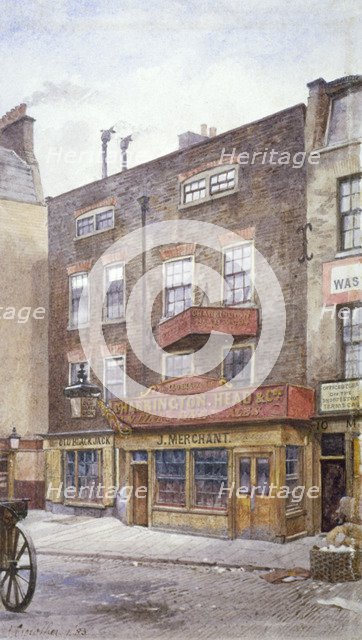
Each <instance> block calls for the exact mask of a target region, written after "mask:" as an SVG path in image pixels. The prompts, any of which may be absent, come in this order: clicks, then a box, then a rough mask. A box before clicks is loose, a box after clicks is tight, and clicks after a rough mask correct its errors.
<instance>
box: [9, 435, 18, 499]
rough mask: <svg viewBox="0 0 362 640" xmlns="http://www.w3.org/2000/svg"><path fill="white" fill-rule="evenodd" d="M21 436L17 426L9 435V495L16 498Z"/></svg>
mask: <svg viewBox="0 0 362 640" xmlns="http://www.w3.org/2000/svg"><path fill="white" fill-rule="evenodd" d="M19 442H20V436H19V434H18V433H17V432H16V428H15V427H13V428H12V431H11V434H10V436H9V449H10V451H9V464H8V496H9V498H10V499H13V498H14V492H15V491H14V485H15V456H16V451H18V449H19Z"/></svg>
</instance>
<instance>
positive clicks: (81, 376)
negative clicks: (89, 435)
mask: <svg viewBox="0 0 362 640" xmlns="http://www.w3.org/2000/svg"><path fill="white" fill-rule="evenodd" d="M77 377H78V381H77V382H76V383H75V384H71V385H69V386H68V387H65V389H64V395H65V397H66V398H69V400H70V407H71V412H72V418H94V417H95V415H96V406H97V400H98V398H99V397H100V395H101V393H102V392H101V390H100V388H99V387H97V385H96V384H92V383H91V382H88V380H87V374H86V372H85V368H84V364H81V365H80V367H79V371H78V375H77Z"/></svg>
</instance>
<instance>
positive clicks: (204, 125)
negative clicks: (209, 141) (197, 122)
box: [201, 124, 208, 138]
mask: <svg viewBox="0 0 362 640" xmlns="http://www.w3.org/2000/svg"><path fill="white" fill-rule="evenodd" d="M201 135H202V136H205V138H207V137H208V135H207V124H202V125H201Z"/></svg>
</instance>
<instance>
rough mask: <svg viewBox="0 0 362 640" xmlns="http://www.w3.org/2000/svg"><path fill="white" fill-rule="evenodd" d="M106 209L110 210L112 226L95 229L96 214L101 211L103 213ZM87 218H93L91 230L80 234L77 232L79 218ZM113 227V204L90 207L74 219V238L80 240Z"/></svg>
mask: <svg viewBox="0 0 362 640" xmlns="http://www.w3.org/2000/svg"><path fill="white" fill-rule="evenodd" d="M106 211H112V226H110V227H106V228H105V229H97V228H96V227H97V216H98V215H99V214H101V213H105V212H106ZM87 218H92V220H93V231H91V232H90V233H84V234H82V235H79V234H78V222H79V221H80V220H85V219H87ZM114 227H115V207H114V206H112V205H111V206H108V207H107V206H105V207H98V208H96V209H91V210H90V211H87V212H86V213H82V214H81V215H79V216H77V218H76V219H75V238H74V240H82V239H83V238H89V237H91V236H94V235H97V234H98V233H104V232H105V231H110V230H111V229H114Z"/></svg>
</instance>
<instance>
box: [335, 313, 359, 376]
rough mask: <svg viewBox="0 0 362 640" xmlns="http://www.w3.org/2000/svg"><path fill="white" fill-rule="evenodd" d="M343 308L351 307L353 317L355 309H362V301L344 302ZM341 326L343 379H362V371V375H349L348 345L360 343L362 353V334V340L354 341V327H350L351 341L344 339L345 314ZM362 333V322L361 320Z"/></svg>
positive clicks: (341, 319)
mask: <svg viewBox="0 0 362 640" xmlns="http://www.w3.org/2000/svg"><path fill="white" fill-rule="evenodd" d="M342 308H343V309H349V310H350V314H349V315H350V316H352V318H353V311H354V310H355V309H358V308H359V309H362V302H361V303H358V302H356V303H354V304H353V303H350V304H344V305H342ZM339 326H340V336H341V341H340V346H341V353H342V371H343V380H360V379H362V372H361V375H356V376H347V367H346V365H347V347H348V346H352V345H357V346H358V345H359V347H360V349H361V353H362V336H361V340H356V341H353V338H352V329H350V333H351V342H346V341H345V339H344V329H345V318H344V316H342V318H340V320H339ZM352 326H353V324H350V327H352ZM359 326H361V333H362V322H361V325H359ZM361 362H362V358H361Z"/></svg>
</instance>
